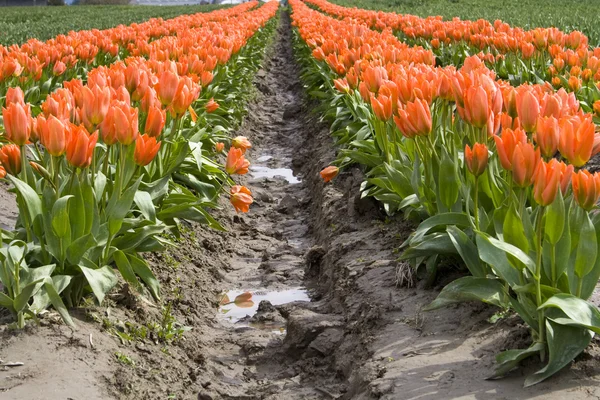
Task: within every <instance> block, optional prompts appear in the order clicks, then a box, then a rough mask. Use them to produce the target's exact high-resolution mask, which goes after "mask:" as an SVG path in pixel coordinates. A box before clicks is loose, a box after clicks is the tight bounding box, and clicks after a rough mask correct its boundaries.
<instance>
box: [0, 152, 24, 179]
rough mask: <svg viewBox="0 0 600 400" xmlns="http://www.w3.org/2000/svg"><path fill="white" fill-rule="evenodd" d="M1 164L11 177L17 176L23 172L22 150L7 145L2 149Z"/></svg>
mask: <svg viewBox="0 0 600 400" xmlns="http://www.w3.org/2000/svg"><path fill="white" fill-rule="evenodd" d="M0 164H2V166H3V167H4V169H6V172H8V173H9V174H11V175H14V176H17V175H19V173H20V172H21V149H20V148H19V146H17V145H16V144H7V145H5V146H2V147H0Z"/></svg>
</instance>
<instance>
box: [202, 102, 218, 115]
mask: <svg viewBox="0 0 600 400" xmlns="http://www.w3.org/2000/svg"><path fill="white" fill-rule="evenodd" d="M204 108H205V109H206V112H207V113H209V114H210V113H212V112H215V111H217V109H218V108H219V103H217V102H216V101H215V99H212V98H211V99H210V100H209V101H208V103H206V106H205V107H204Z"/></svg>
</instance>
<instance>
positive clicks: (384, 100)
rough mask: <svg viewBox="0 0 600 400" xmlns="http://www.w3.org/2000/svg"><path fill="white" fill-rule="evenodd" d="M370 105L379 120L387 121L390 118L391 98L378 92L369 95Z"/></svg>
mask: <svg viewBox="0 0 600 400" xmlns="http://www.w3.org/2000/svg"><path fill="white" fill-rule="evenodd" d="M371 107H372V108H373V113H374V114H375V117H377V119H379V120H380V121H388V120H389V119H390V118H392V112H393V109H392V98H391V97H388V96H385V95H382V94H380V95H379V96H377V97H375V96H374V95H371Z"/></svg>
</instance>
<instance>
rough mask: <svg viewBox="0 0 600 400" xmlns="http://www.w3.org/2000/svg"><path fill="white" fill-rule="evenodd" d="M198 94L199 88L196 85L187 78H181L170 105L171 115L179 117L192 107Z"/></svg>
mask: <svg viewBox="0 0 600 400" xmlns="http://www.w3.org/2000/svg"><path fill="white" fill-rule="evenodd" d="M199 94H200V87H199V86H198V85H196V84H195V83H194V82H192V80H191V79H190V78H189V77H187V76H186V77H183V78H181V79H180V80H179V85H178V86H177V92H176V93H175V96H174V97H173V101H172V102H171V105H170V110H171V115H173V116H175V117H181V116H182V115H183V114H185V112H186V111H187V109H188V108H189V107H190V106H191V105H192V103H193V102H194V100H196V99H197V98H198V95H199Z"/></svg>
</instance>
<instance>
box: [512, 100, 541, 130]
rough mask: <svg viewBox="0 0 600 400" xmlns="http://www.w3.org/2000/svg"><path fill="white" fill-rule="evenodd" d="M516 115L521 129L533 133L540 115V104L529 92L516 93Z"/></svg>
mask: <svg viewBox="0 0 600 400" xmlns="http://www.w3.org/2000/svg"><path fill="white" fill-rule="evenodd" d="M517 113H518V114H519V120H520V121H521V126H522V127H523V129H525V131H527V132H533V131H534V130H535V125H536V123H537V119H538V116H539V114H540V103H539V101H538V99H537V97H535V95H534V94H533V93H532V92H531V91H530V90H526V91H522V92H520V93H517Z"/></svg>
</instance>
